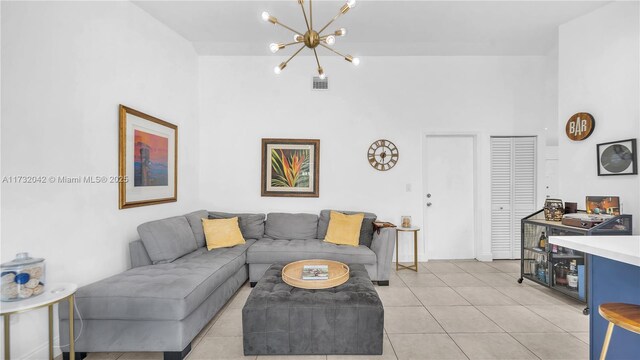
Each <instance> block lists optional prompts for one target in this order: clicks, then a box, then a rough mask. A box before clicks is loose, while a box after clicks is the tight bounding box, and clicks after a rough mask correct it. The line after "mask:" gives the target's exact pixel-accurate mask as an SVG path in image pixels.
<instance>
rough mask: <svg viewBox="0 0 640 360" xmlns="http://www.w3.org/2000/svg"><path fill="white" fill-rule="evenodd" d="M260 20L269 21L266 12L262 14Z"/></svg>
mask: <svg viewBox="0 0 640 360" xmlns="http://www.w3.org/2000/svg"><path fill="white" fill-rule="evenodd" d="M262 20H264V21H269V13H268V12H266V11H263V12H262Z"/></svg>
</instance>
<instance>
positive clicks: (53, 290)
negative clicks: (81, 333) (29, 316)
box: [0, 283, 78, 360]
mask: <svg viewBox="0 0 640 360" xmlns="http://www.w3.org/2000/svg"><path fill="white" fill-rule="evenodd" d="M77 289H78V285H76V284H72V283H53V284H46V285H45V290H44V292H43V293H42V294H40V295H38V296H34V297H32V298H29V299H25V300H21V301H14V302H3V303H2V304H1V306H0V315H2V317H3V319H4V358H5V359H6V360H9V359H10V358H11V349H10V346H11V337H10V331H9V325H10V324H11V315H13V314H19V313H22V312H26V311H29V310H34V309H38V308H41V307H45V306H47V307H49V359H51V360H53V305H55V304H57V303H59V302H61V301H63V300H69V358H70V359H71V360H74V359H75V338H74V332H73V314H74V306H73V302H74V295H75V293H76V290H77Z"/></svg>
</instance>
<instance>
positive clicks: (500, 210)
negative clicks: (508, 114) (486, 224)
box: [491, 137, 513, 259]
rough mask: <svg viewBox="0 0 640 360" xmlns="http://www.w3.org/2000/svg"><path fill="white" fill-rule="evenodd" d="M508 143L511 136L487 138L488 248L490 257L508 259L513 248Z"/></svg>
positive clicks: (511, 170)
mask: <svg viewBox="0 0 640 360" xmlns="http://www.w3.org/2000/svg"><path fill="white" fill-rule="evenodd" d="M512 143H513V141H512V138H506V137H493V138H491V252H492V254H493V258H494V259H509V258H511V256H512V250H513V245H512V243H513V220H512V216H511V195H512V186H511V185H512V183H513V176H512V173H513V169H512V168H511V167H512V163H513V160H512V158H513V154H512V151H511V150H512Z"/></svg>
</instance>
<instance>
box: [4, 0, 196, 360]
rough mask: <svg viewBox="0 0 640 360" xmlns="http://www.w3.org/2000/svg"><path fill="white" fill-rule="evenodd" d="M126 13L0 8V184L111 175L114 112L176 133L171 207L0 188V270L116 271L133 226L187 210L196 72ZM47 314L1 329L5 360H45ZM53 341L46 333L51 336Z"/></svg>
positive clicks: (54, 277) (108, 5) (162, 32)
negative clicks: (27, 263)
mask: <svg viewBox="0 0 640 360" xmlns="http://www.w3.org/2000/svg"><path fill="white" fill-rule="evenodd" d="M196 58H197V57H196V54H195V52H194V50H193V48H192V46H191V44H190V43H189V42H187V41H186V40H184V39H183V38H181V37H180V36H178V35H177V34H175V33H174V32H172V31H171V30H169V29H168V28H167V27H165V26H164V25H162V24H161V23H160V22H158V21H157V20H155V19H154V18H152V17H151V16H149V15H148V14H147V13H145V12H144V11H142V10H141V9H140V8H138V7H137V6H134V5H132V4H131V3H129V2H53V3H49V4H47V3H33V2H22V3H15V2H4V1H3V2H2V176H3V177H4V176H18V175H34V176H40V175H44V176H50V175H54V176H58V175H66V176H78V175H106V176H110V175H117V174H118V167H117V166H118V165H117V164H118V158H117V156H118V104H119V103H122V104H125V105H128V106H130V107H133V108H135V109H138V110H141V111H143V112H147V113H149V114H151V115H154V116H157V117H159V118H161V119H164V120H167V121H169V122H172V123H174V124H177V125H178V126H179V136H180V138H179V140H180V141H179V144H180V148H179V182H178V184H179V189H178V199H179V200H178V202H177V203H170V204H165V205H155V206H149V207H141V208H135V209H128V210H118V202H117V200H118V186H117V185H116V184H104V185H90V184H75V185H59V184H46V185H41V184H2V195H3V196H2V233H1V236H2V248H1V249H2V255H1V257H2V262H5V261H8V260H11V259H12V258H13V257H14V255H15V254H16V253H17V252H19V251H28V252H30V253H31V254H32V255H34V256H39V257H46V261H47V280H48V281H49V282H62V281H69V282H75V283H78V284H79V285H84V284H87V283H90V282H93V281H96V280H99V279H102V278H105V277H107V276H109V275H112V274H116V273H119V272H121V271H123V270H125V269H126V268H127V267H128V266H129V264H128V262H129V261H128V258H129V252H128V242H129V241H131V240H134V239H136V237H137V232H136V226H137V225H139V224H140V223H142V222H145V221H148V220H152V219H158V218H162V217H167V216H173V215H177V214H180V213H185V212H187V211H191V210H193V209H194V207H195V204H196V197H197V193H198V181H197V175H196V174H197V165H198V154H199V149H198V137H197V121H196V117H197V105H196V103H197V100H198V99H197V95H196V92H197V83H196V76H197V60H196ZM46 324H47V318H46V309H43V310H38V311H35V312H31V313H27V314H23V315H18V316H14V317H12V339H13V341H12V345H13V348H12V358H16V359H22V358H34V359H42V358H46V357H47V354H46V341H47V335H46ZM56 331H57V330H56Z"/></svg>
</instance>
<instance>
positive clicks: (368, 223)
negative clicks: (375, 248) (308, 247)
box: [318, 210, 377, 247]
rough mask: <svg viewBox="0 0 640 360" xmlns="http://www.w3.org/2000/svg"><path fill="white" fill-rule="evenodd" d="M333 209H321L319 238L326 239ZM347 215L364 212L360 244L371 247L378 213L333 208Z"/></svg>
mask: <svg viewBox="0 0 640 360" xmlns="http://www.w3.org/2000/svg"><path fill="white" fill-rule="evenodd" d="M331 211H332V210H322V211H320V219H319V220H318V239H324V238H325V237H326V236H327V229H328V228H329V220H330V217H331ZM333 211H337V212H339V213H342V214H345V215H353V214H364V219H362V225H361V226H360V240H359V243H360V245H366V246H367V247H371V241H372V240H373V222H374V221H376V218H377V216H376V214H373V213H369V212H364V211H342V210H333Z"/></svg>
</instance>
